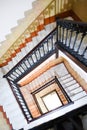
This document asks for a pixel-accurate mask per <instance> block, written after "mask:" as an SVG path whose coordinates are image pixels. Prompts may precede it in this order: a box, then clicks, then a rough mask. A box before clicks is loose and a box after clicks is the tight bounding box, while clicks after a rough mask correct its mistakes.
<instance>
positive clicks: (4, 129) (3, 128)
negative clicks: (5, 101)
mask: <svg viewBox="0 0 87 130" xmlns="http://www.w3.org/2000/svg"><path fill="white" fill-rule="evenodd" d="M11 128H12V126H11V124H10V123H9V120H8V119H7V117H6V113H5V112H3V107H2V106H0V130H11Z"/></svg>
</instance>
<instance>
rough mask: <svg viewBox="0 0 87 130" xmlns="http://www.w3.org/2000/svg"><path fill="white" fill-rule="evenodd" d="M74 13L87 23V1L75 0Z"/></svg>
mask: <svg viewBox="0 0 87 130" xmlns="http://www.w3.org/2000/svg"><path fill="white" fill-rule="evenodd" d="M72 9H73V11H74V12H75V13H76V14H77V16H78V17H79V18H80V19H81V20H82V21H84V22H87V0H74V3H73V7H72Z"/></svg>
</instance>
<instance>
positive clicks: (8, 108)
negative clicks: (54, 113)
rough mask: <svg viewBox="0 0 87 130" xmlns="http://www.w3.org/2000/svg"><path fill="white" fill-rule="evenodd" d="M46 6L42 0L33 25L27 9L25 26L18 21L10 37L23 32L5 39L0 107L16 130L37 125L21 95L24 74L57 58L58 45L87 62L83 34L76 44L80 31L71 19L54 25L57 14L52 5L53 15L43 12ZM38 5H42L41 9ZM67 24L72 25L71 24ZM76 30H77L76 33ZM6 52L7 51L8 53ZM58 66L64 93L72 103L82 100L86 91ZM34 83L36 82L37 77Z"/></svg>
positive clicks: (86, 46)
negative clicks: (5, 47) (6, 46)
mask: <svg viewBox="0 0 87 130" xmlns="http://www.w3.org/2000/svg"><path fill="white" fill-rule="evenodd" d="M40 1H43V0H38V1H37V2H35V3H34V8H35V7H36V6H37V5H38V4H40ZM47 2H48V3H49V4H48V5H49V6H48V7H50V8H51V7H55V1H51V3H50V1H47ZM36 3H37V4H36ZM60 3H63V5H64V6H65V4H64V1H63V2H60ZM67 4H68V3H66V5H67ZM46 5H47V3H44V1H43V10H44V11H42V13H41V14H40V16H37V18H36V19H34V22H31V23H32V24H30V25H29V23H28V22H29V18H30V17H28V15H29V12H27V13H26V19H24V20H23V21H24V23H26V24H24V26H22V25H23V24H22V22H23V21H19V23H20V24H21V25H20V26H19V27H18V28H15V29H13V34H12V36H15V38H17V34H16V33H15V32H16V31H17V32H18V30H19V29H20V28H21V29H20V32H19V34H20V33H22V32H23V34H21V35H20V36H19V38H18V39H17V41H16V42H13V41H14V38H13V39H10V36H7V39H9V40H8V41H9V42H11V43H12V45H10V48H9V50H8V51H7V52H6V54H5V55H4V57H5V58H4V61H5V62H3V64H1V66H2V70H3V73H4V74H5V76H4V79H0V93H1V98H0V104H1V105H2V106H3V109H4V111H5V112H6V114H7V117H8V118H9V121H10V123H11V124H12V127H13V129H16V130H18V129H22V128H23V129H24V130H27V129H30V128H32V127H33V126H36V125H35V124H34V123H33V122H31V121H32V120H33V117H32V114H31V112H30V110H29V106H28V105H27V104H26V101H25V98H24V97H23V93H22V90H21V89H20V85H19V84H18V82H20V80H21V79H22V78H23V77H24V76H26V75H27V74H28V73H31V72H32V71H34V69H36V68H37V67H38V66H40V65H42V64H43V63H45V61H47V60H48V59H50V57H51V60H53V59H55V58H56V57H58V53H59V49H60V48H62V49H65V50H66V51H67V52H68V54H70V55H72V56H75V55H76V54H77V56H75V58H76V60H77V61H79V62H82V64H83V66H86V65H87V63H86V62H87V58H86V55H87V44H86V43H83V44H82V40H83V37H82V38H81V40H80V42H79V43H77V44H78V45H77V44H76V40H77V35H79V32H78V31H77V30H75V29H74V30H73V28H72V27H73V24H74V22H72V21H67V20H65V21H63V20H58V21H57V27H56V22H55V19H53V18H54V16H55V15H56V13H55V8H51V9H52V10H50V11H52V14H51V13H50V15H48V13H47V14H46V12H48V11H49V8H48V7H46ZM37 7H38V6H37ZM45 7H46V8H45ZM41 8H42V5H41V7H40V9H41ZM44 8H45V9H44ZM36 9H37V8H36ZM41 10H42V9H41ZM61 10H62V11H63V6H62V9H60V12H61ZM30 12H32V11H30ZM35 14H36V13H35ZM43 14H45V17H43ZM40 18H41V19H40ZM51 18H52V19H51ZM38 20H39V22H40V23H39V25H38V24H36V23H37V21H38ZM70 23H72V24H71V25H70ZM32 25H33V26H32ZM35 25H37V26H35ZM63 25H65V26H63ZM68 25H69V28H68ZM75 25H76V27H77V28H78V26H79V23H75ZM86 27H87V25H86ZM25 28H26V29H25ZM70 29H71V30H70ZM75 31H77V32H76V34H75ZM72 32H73V38H72ZM84 32H85V35H84ZM84 32H83V31H82V30H81V32H80V33H82V36H84V37H85V36H86V31H84ZM62 33H63V35H62ZM69 36H70V37H69ZM57 37H58V39H57ZM78 40H79V38H78ZM9 42H8V43H9ZM71 42H73V44H71ZM63 45H64V46H63ZM81 45H82V46H81ZM81 47H82V49H81ZM62 49H60V50H62ZM69 49H70V51H69ZM75 49H76V50H75ZM7 53H8V54H9V55H8V56H7ZM52 56H53V59H52ZM2 59H3V57H2ZM3 65H5V66H3ZM85 68H86V67H85ZM59 69H60V70H61V71H60V72H58V74H57V75H58V77H57V78H58V80H59V82H60V83H61V85H62V86H63V89H64V90H65V91H66V93H68V96H70V98H71V100H72V101H73V102H75V101H77V102H78V100H80V99H81V102H82V98H84V97H85V96H86V95H87V94H86V92H85V91H84V88H82V86H81V85H80V84H79V83H78V82H77V81H76V80H75V78H74V77H73V76H72V75H71V73H69V72H68V71H67V70H66V68H65V67H64V66H63V64H60V65H59V68H58V70H59ZM63 70H65V72H64V73H63V75H60V74H61V72H62V71H63ZM84 70H86V69H84ZM56 71H57V70H56ZM84 73H85V72H84ZM51 74H52V73H51ZM47 77H49V78H50V73H49V72H48V73H47ZM45 78H46V76H45V77H42V78H41V79H40V81H42V80H44V79H45ZM36 82H37V83H38V80H37V81H36ZM32 84H33V83H32V82H31V86H33V85H34V84H33V85H32ZM9 86H10V87H11V88H10V87H9ZM34 87H35V86H34ZM2 92H3V95H2ZM4 101H5V102H4ZM83 105H84V103H83ZM74 107H75V106H74ZM41 121H43V120H41ZM28 123H29V124H28ZM36 123H37V124H38V123H39V122H38V121H37V122H36ZM41 123H42V122H41ZM32 124H34V125H32ZM38 125H39V124H38Z"/></svg>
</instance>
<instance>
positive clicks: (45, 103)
mask: <svg viewBox="0 0 87 130" xmlns="http://www.w3.org/2000/svg"><path fill="white" fill-rule="evenodd" d="M31 94H32V95H33V97H34V100H35V102H36V104H37V106H38V108H39V110H40V112H41V114H45V113H48V112H50V111H52V110H55V109H58V108H62V107H63V106H65V105H68V104H70V103H71V102H72V101H71V99H70V98H69V96H68V95H67V93H66V92H65V90H64V89H63V87H62V85H61V84H60V82H59V81H58V79H57V77H56V76H55V77H54V78H53V79H52V80H50V81H49V82H47V83H45V84H44V85H43V86H41V87H40V88H39V89H37V90H35V91H34V92H32V93H31Z"/></svg>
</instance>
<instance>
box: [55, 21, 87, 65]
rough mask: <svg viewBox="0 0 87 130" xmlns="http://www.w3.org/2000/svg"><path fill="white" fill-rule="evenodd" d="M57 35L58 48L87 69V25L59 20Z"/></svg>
mask: <svg viewBox="0 0 87 130" xmlns="http://www.w3.org/2000/svg"><path fill="white" fill-rule="evenodd" d="M61 32H62V34H61ZM57 34H58V38H57V44H58V46H59V47H61V48H63V49H64V50H66V52H68V53H69V54H71V55H72V56H73V57H74V58H76V59H77V60H78V61H80V62H81V63H82V64H83V65H85V66H86V67H87V23H82V22H76V21H71V20H63V19H58V20H57ZM84 38H86V40H85V41H86V42H85V41H84Z"/></svg>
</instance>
